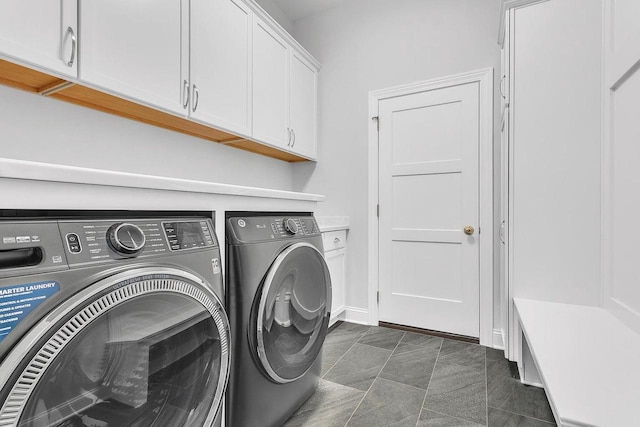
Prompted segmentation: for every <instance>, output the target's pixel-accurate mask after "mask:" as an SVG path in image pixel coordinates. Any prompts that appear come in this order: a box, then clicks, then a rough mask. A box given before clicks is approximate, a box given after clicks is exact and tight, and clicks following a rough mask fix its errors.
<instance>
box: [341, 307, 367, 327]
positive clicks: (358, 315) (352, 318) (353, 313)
mask: <svg viewBox="0 0 640 427" xmlns="http://www.w3.org/2000/svg"><path fill="white" fill-rule="evenodd" d="M344 321H345V322H351V323H359V324H360V325H368V324H369V310H366V309H364V308H358V307H348V306H347V307H345V309H344Z"/></svg>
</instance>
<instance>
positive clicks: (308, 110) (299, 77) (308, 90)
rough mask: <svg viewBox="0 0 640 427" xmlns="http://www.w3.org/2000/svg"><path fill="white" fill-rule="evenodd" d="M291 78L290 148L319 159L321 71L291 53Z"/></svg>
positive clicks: (295, 53) (296, 54)
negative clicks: (317, 142) (319, 78)
mask: <svg viewBox="0 0 640 427" xmlns="http://www.w3.org/2000/svg"><path fill="white" fill-rule="evenodd" d="M290 71H291V72H290V79H289V106H290V109H289V127H290V129H291V132H292V139H291V143H290V149H291V150H292V151H295V152H296V153H298V154H300V155H303V156H305V157H308V158H312V159H314V158H315V157H316V132H317V124H316V123H317V119H316V118H317V93H318V89H317V85H318V71H317V69H316V68H315V67H313V66H312V65H311V64H309V62H308V61H306V60H305V59H304V58H303V57H302V56H301V55H300V54H298V53H297V52H296V51H294V50H292V51H291V68H290Z"/></svg>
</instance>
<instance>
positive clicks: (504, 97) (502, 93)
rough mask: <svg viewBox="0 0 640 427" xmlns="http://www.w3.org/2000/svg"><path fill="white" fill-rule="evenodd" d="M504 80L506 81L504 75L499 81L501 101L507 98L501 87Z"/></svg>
mask: <svg viewBox="0 0 640 427" xmlns="http://www.w3.org/2000/svg"><path fill="white" fill-rule="evenodd" d="M506 79H507V76H506V75H504V76H502V78H501V79H500V95H502V99H507V97H506V96H504V87H503V86H504V82H505V81H506Z"/></svg>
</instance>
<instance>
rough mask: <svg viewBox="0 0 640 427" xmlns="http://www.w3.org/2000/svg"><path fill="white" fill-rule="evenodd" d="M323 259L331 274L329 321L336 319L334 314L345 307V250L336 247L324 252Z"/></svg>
mask: <svg viewBox="0 0 640 427" xmlns="http://www.w3.org/2000/svg"><path fill="white" fill-rule="evenodd" d="M324 259H325V261H326V262H327V266H328V267H329V275H330V276H331V295H332V297H331V321H330V322H329V323H333V322H334V321H335V320H336V316H338V315H339V314H340V313H342V312H343V311H344V309H345V271H346V269H345V262H346V250H345V249H338V250H335V251H330V252H326V253H325V254H324Z"/></svg>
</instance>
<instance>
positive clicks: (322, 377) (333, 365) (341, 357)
mask: <svg viewBox="0 0 640 427" xmlns="http://www.w3.org/2000/svg"><path fill="white" fill-rule="evenodd" d="M368 331H369V329H367V330H366V331H364V332H363V333H361V334H360V336H359V337H358V339H356V340H355V341H354V343H353V344H351V346H350V347H349V348H348V349H347V351H345V352H344V353H343V354H342V356H340V357H339V358H338V360H336V361H335V362H334V363H333V364H332V365H331V367H330V368H329V369H327V372H325V373H324V375H323V376H321V377H320V379H324V377H326V376H327V374H328V373H329V372H330V371H331V370H332V369H333V368H334V367H335V366H336V365H337V364H338V362H339V361H341V360H342V359H343V358H344V356H345V355H346V354H347V353H349V351H350V350H351V349H352V348H353V346H354V345H356V344H358V341H360V338H362V337H363V336H364V334H366V333H367V332H368ZM354 335H355V334H354ZM323 345H324V344H323Z"/></svg>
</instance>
